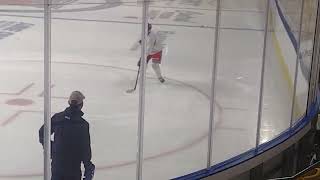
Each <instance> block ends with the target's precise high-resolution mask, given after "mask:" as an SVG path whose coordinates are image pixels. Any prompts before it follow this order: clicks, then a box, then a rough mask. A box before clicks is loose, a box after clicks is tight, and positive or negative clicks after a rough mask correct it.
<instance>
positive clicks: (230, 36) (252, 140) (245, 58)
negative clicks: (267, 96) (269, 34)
mask: <svg viewBox="0 0 320 180" xmlns="http://www.w3.org/2000/svg"><path fill="white" fill-rule="evenodd" d="M250 2H251V1H245V0H240V1H239V0H233V1H222V14H221V28H220V43H219V56H218V57H219V59H218V73H217V74H218V75H217V87H216V88H217V90H216V92H217V93H216V104H217V105H218V107H219V108H217V110H216V112H217V114H218V118H217V119H216V122H215V129H214V134H213V136H214V141H213V149H212V153H213V159H212V163H213V164H217V163H220V162H222V161H225V160H227V159H229V158H231V157H234V156H236V155H239V154H241V153H243V152H245V151H247V150H250V149H252V148H254V147H255V145H256V128H257V119H258V114H257V112H258V100H259V87H260V74H261V63H262V52H263V37H264V36H263V35H264V19H265V18H264V16H265V13H264V8H263V5H261V4H258V3H253V4H251V3H250ZM235 137H236V138H235Z"/></svg>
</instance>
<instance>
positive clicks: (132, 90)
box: [126, 66, 141, 93]
mask: <svg viewBox="0 0 320 180" xmlns="http://www.w3.org/2000/svg"><path fill="white" fill-rule="evenodd" d="M140 67H141V66H139V69H138V73H137V77H136V83H135V84H134V88H133V89H128V90H127V91H126V92H127V93H133V92H134V91H135V90H136V89H137V84H138V79H139V74H140Z"/></svg>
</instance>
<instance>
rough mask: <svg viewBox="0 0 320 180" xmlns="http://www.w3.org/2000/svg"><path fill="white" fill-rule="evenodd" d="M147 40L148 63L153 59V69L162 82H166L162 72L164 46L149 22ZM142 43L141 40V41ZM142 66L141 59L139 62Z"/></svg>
mask: <svg viewBox="0 0 320 180" xmlns="http://www.w3.org/2000/svg"><path fill="white" fill-rule="evenodd" d="M146 42H147V63H149V61H150V60H152V69H153V70H154V72H155V74H156V75H157V78H158V79H159V81H160V82H161V83H164V82H165V80H164V78H163V76H162V74H161V69H160V64H161V60H162V49H163V46H162V44H161V42H160V40H159V37H158V35H157V33H156V32H154V31H153V30H152V25H151V24H150V23H148V36H147V39H146ZM139 43H140V44H141V40H140V41H139ZM138 66H140V60H139V62H138Z"/></svg>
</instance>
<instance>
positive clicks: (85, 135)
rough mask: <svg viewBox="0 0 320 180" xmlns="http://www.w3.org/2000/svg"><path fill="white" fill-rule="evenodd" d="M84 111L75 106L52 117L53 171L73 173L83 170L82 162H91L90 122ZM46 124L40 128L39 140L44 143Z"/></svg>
mask: <svg viewBox="0 0 320 180" xmlns="http://www.w3.org/2000/svg"><path fill="white" fill-rule="evenodd" d="M82 116H83V112H82V111H81V110H79V109H77V108H75V107H68V108H67V109H66V110H65V111H63V112H60V113H57V114H55V115H54V116H53V117H52V118H51V134H54V139H53V140H52V141H51V158H52V173H53V174H54V173H58V174H65V175H72V174H75V173H79V172H81V170H80V168H81V162H83V163H84V165H85V166H86V164H88V163H91V146H90V134H89V123H88V122H87V121H86V120H84V119H83V118H82ZM43 138H44V126H42V127H41V128H40V130H39V141H40V143H41V144H42V145H43V143H44V139H43Z"/></svg>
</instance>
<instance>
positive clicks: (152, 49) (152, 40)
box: [147, 30, 163, 55]
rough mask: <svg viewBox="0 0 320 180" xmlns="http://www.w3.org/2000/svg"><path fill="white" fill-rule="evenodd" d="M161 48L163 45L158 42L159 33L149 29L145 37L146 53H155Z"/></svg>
mask: <svg viewBox="0 0 320 180" xmlns="http://www.w3.org/2000/svg"><path fill="white" fill-rule="evenodd" d="M162 49H163V45H162V44H161V42H160V37H159V35H158V34H157V33H156V32H155V31H152V30H151V32H150V33H149V34H148V37H147V54H148V55H150V54H155V53H157V52H159V51H162Z"/></svg>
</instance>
